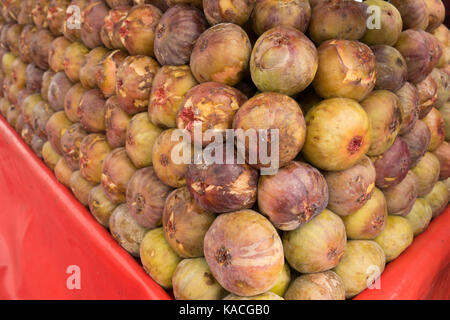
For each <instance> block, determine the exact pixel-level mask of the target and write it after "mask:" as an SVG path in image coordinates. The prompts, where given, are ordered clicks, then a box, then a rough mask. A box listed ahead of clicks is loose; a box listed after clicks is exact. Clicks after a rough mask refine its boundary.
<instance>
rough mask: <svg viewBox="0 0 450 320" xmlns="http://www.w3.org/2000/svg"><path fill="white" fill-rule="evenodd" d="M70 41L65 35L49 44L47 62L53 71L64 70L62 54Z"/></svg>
mask: <svg viewBox="0 0 450 320" xmlns="http://www.w3.org/2000/svg"><path fill="white" fill-rule="evenodd" d="M70 45H71V42H70V41H69V40H67V39H66V38H65V37H58V38H55V40H53V41H52V43H51V44H50V50H49V53H48V64H49V66H50V68H51V69H52V70H53V71H54V72H59V71H64V54H65V52H66V49H67V47H69V46H70Z"/></svg>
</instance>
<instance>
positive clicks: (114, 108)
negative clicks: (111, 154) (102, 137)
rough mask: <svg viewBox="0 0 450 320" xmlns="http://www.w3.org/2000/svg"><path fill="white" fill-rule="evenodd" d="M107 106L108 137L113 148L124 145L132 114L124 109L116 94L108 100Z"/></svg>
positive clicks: (106, 123)
mask: <svg viewBox="0 0 450 320" xmlns="http://www.w3.org/2000/svg"><path fill="white" fill-rule="evenodd" d="M105 108H106V111H105V126H106V139H107V140H108V143H109V145H110V146H111V147H112V148H118V147H124V146H125V139H126V135H127V128H128V124H129V123H130V120H131V116H130V115H129V114H128V113H126V112H125V111H123V110H122V108H121V107H120V103H119V99H118V98H117V97H116V96H112V97H110V98H109V99H108V100H106V102H105Z"/></svg>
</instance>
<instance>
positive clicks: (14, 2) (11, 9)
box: [2, 0, 21, 21]
mask: <svg viewBox="0 0 450 320" xmlns="http://www.w3.org/2000/svg"><path fill="white" fill-rule="evenodd" d="M2 2H4V4H3V5H4V6H5V7H6V11H7V14H8V15H9V16H10V17H11V18H12V19H13V20H16V21H17V17H18V15H19V13H20V6H21V5H20V3H21V1H19V0H6V1H2Z"/></svg>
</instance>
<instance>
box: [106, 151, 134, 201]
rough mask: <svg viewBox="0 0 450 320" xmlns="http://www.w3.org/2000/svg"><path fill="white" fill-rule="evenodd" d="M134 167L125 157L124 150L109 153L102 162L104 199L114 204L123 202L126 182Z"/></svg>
mask: <svg viewBox="0 0 450 320" xmlns="http://www.w3.org/2000/svg"><path fill="white" fill-rule="evenodd" d="M135 171H136V167H135V166H134V165H133V163H132V162H131V160H130V158H128V156H127V152H126V150H125V148H117V149H114V150H113V151H111V152H110V153H109V154H108V155H107V156H106V158H105V159H104V160H103V166H102V175H101V183H102V187H103V191H104V192H105V195H106V197H107V198H108V199H109V200H110V201H112V202H114V203H117V204H119V203H122V202H125V200H126V198H125V195H126V194H125V192H126V189H127V184H128V181H129V180H130V179H131V177H132V176H133V174H134V173H135Z"/></svg>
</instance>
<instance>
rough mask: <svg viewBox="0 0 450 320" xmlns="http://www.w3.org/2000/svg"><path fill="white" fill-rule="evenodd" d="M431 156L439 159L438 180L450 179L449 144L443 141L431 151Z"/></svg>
mask: <svg viewBox="0 0 450 320" xmlns="http://www.w3.org/2000/svg"><path fill="white" fill-rule="evenodd" d="M433 154H434V155H435V156H436V157H437V158H438V159H439V162H440V164H441V170H440V174H439V180H445V179H447V178H449V177H450V144H449V143H448V142H447V141H444V142H442V143H441V145H439V147H438V148H437V149H436V150H434V151H433Z"/></svg>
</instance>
